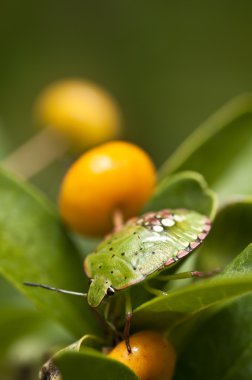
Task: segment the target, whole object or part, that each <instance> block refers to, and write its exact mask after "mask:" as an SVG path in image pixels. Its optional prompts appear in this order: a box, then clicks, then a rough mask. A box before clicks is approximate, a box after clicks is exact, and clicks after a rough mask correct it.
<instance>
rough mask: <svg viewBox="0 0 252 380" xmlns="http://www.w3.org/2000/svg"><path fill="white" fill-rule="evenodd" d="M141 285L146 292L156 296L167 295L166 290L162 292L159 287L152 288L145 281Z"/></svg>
mask: <svg viewBox="0 0 252 380" xmlns="http://www.w3.org/2000/svg"><path fill="white" fill-rule="evenodd" d="M143 287H144V288H145V290H147V292H149V293H151V294H153V295H154V296H158V297H159V296H167V293H166V292H163V291H162V290H159V289H155V288H152V287H151V286H150V285H149V284H148V283H147V282H144V283H143Z"/></svg>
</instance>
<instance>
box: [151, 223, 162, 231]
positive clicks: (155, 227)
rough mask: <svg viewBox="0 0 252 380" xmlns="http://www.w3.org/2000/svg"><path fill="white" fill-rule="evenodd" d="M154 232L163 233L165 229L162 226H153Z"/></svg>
mask: <svg viewBox="0 0 252 380" xmlns="http://www.w3.org/2000/svg"><path fill="white" fill-rule="evenodd" d="M152 230H153V231H155V232H163V231H164V229H163V227H162V226H158V225H157V226H153V227H152Z"/></svg>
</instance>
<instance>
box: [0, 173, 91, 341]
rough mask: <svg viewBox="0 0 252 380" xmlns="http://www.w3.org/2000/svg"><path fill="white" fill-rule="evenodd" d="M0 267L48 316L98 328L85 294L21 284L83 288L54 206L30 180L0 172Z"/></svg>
mask: <svg viewBox="0 0 252 380" xmlns="http://www.w3.org/2000/svg"><path fill="white" fill-rule="evenodd" d="M0 200H1V208H0V273H1V274H2V276H3V277H4V278H5V279H7V280H8V281H9V282H10V283H11V284H12V285H13V286H14V287H15V288H16V289H18V290H19V292H21V293H22V294H24V295H25V296H26V297H27V298H28V299H29V300H30V301H31V302H32V304H33V305H35V306H36V307H37V308H38V310H39V311H40V312H41V313H42V314H43V315H46V316H47V317H50V318H53V319H55V320H57V321H59V322H60V323H61V324H62V326H64V327H65V328H66V329H67V330H68V331H69V332H71V333H73V334H74V335H75V336H77V337H78V336H81V335H83V333H85V332H92V331H95V330H96V325H95V320H94V318H93V315H92V314H91V312H90V308H89V307H88V306H87V302H86V300H85V299H82V298H81V297H79V298H77V297H71V296H67V295H60V294H58V293H53V292H49V291H44V290H42V289H38V288H31V287H27V286H24V285H23V282H25V281H30V282H35V283H42V284H43V283H44V284H49V285H51V286H55V287H60V288H66V289H70V290H76V291H85V290H86V289H87V286H88V285H87V280H86V279H85V276H84V273H83V269H82V262H81V260H80V257H79V254H78V252H77V251H76V248H75V247H74V245H73V244H72V243H71V241H70V239H69V238H68V237H67V235H66V233H65V231H64V229H63V227H62V226H61V223H60V220H59V218H58V216H57V213H56V212H55V211H54V209H53V208H52V206H50V204H48V203H47V201H46V200H45V199H44V198H43V197H41V195H40V194H38V193H37V192H36V191H35V190H33V189H31V187H30V186H29V185H28V184H23V183H19V182H18V181H16V180H14V179H13V178H11V177H9V176H8V175H7V174H5V173H4V172H0Z"/></svg>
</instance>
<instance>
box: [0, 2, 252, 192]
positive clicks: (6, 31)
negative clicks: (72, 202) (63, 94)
mask: <svg viewBox="0 0 252 380" xmlns="http://www.w3.org/2000/svg"><path fill="white" fill-rule="evenodd" d="M0 7H1V8H0V28H1V33H0V39H1V59H0V83H1V86H0V117H1V124H2V125H3V126H4V130H5V131H6V135H7V138H8V139H9V147H8V149H9V151H11V150H12V149H13V148H14V147H15V146H18V145H20V144H21V143H22V142H24V141H25V140H26V139H27V138H28V137H29V136H31V135H32V134H33V133H34V132H35V130H34V128H33V122H32V107H33V103H34V99H35V98H36V96H37V95H38V93H39V92H40V90H41V89H42V88H43V87H44V86H46V85H47V84H48V83H50V82H51V81H54V80H56V79H60V78H64V77H69V76H70V77H76V76H77V77H84V78H88V79H91V80H94V81H97V82H98V83H100V84H102V85H104V86H105V87H106V88H107V89H108V90H109V91H111V92H112V93H113V94H114V95H115V97H116V98H117V99H118V101H119V103H120V105H121V108H122V111H123V114H124V119H125V125H126V128H127V130H126V136H125V137H126V138H128V139H130V140H132V141H134V142H137V143H139V144H140V145H142V146H143V147H144V148H146V149H147V150H148V151H149V152H150V153H151V155H152V156H153V158H154V160H155V162H156V164H157V165H160V164H161V163H162V162H163V161H164V160H165V159H166V158H167V156H168V155H169V154H170V153H171V152H172V151H173V150H174V149H175V147H176V146H177V145H178V144H179V143H180V142H181V141H182V140H183V139H184V138H185V136H187V135H188V134H189V133H190V132H191V131H192V130H193V129H194V128H196V127H197V126H198V125H199V124H200V123H201V122H202V121H204V119H205V118H206V117H207V116H208V115H210V114H211V113H212V112H213V111H214V110H215V109H217V108H218V107H219V106H221V105H222V104H223V103H224V102H225V101H227V100H229V99H230V98H232V97H233V96H235V95H237V94H240V93H241V92H244V91H250V90H251V88H252V47H251V46H252V45H251V38H252V23H251V12H252V3H251V1H249V0H247V1H240V2H231V1H227V0H226V1H221V2H220V1H209V0H207V1H177V2H173V1H132V0H127V1H97V0H93V1H87V0H81V1H80V0H78V1H77V0H73V1H71V2H70V1H66V0H60V1H59V0H55V1H49V0H44V1H43V2H42V1H37V2H34V1H22V2H19V1H6V0H5V1H2V2H1V6H0ZM42 174H43V173H42ZM35 182H37V184H39V185H41V187H42V188H43V187H44V190H49V191H50V189H47V188H46V186H45V185H43V182H44V177H43V176H42V179H39V178H36V179H35Z"/></svg>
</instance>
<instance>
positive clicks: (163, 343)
mask: <svg viewBox="0 0 252 380" xmlns="http://www.w3.org/2000/svg"><path fill="white" fill-rule="evenodd" d="M130 345H131V349H132V352H131V353H130V354H129V353H128V351H127V348H126V345H125V342H121V343H119V344H118V345H117V346H116V347H115V348H114V349H113V350H112V351H111V352H110V353H109V354H108V356H109V357H110V358H112V359H116V360H118V361H120V362H121V363H123V364H125V365H126V366H128V367H130V368H131V369H132V371H134V372H135V374H136V375H137V376H138V377H139V378H140V379H141V380H171V379H172V376H173V373H174V369H175V363H176V354H175V351H174V348H173V347H172V345H171V344H170V343H169V342H168V341H167V340H166V339H165V338H164V337H163V335H161V334H160V333H158V332H155V331H141V332H138V333H136V334H134V335H132V336H131V337H130Z"/></svg>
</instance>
